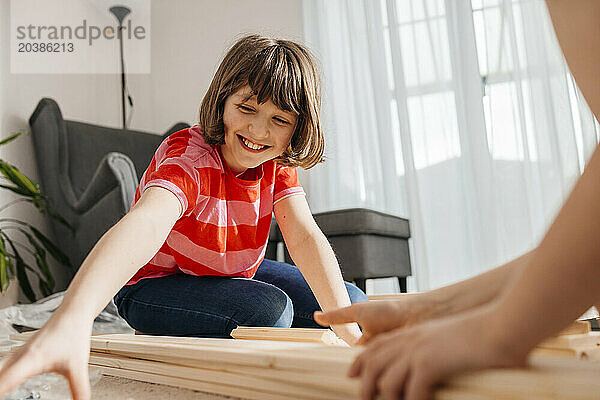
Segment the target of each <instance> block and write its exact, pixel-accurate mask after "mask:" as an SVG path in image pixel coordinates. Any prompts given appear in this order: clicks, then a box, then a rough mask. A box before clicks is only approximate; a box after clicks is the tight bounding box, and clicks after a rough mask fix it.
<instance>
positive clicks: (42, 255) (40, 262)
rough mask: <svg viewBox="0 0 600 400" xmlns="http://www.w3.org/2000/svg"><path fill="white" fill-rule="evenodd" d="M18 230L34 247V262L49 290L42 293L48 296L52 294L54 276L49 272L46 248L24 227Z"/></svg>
mask: <svg viewBox="0 0 600 400" xmlns="http://www.w3.org/2000/svg"><path fill="white" fill-rule="evenodd" d="M19 231H20V232H21V233H23V235H25V236H26V237H27V240H28V241H29V244H31V245H32V246H33V247H34V248H35V252H34V254H33V256H34V258H35V263H36V264H37V266H38V268H39V270H40V271H41V272H42V275H43V276H44V278H46V279H45V285H46V287H47V288H48V289H49V290H50V293H49V294H44V297H45V296H49V295H50V294H52V290H54V284H55V282H54V277H53V276H52V272H50V267H49V266H48V263H47V262H46V250H44V248H43V247H42V246H41V245H40V244H38V242H37V241H36V240H35V239H34V238H33V236H31V235H30V234H29V232H27V231H26V230H24V229H20V228H19ZM42 293H44V292H42Z"/></svg>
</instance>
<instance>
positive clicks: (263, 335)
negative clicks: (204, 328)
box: [231, 326, 348, 346]
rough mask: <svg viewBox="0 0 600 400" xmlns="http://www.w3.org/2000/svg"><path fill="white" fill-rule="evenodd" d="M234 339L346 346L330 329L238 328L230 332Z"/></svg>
mask: <svg viewBox="0 0 600 400" xmlns="http://www.w3.org/2000/svg"><path fill="white" fill-rule="evenodd" d="M231 337H232V338H234V339H245V340H276V341H288V342H315V343H325V344H329V345H337V346H348V345H347V344H346V342H344V341H343V340H341V339H340V338H338V337H337V335H336V334H335V333H333V331H331V330H330V329H317V328H267V327H254V326H238V327H237V328H235V329H234V330H233V331H231Z"/></svg>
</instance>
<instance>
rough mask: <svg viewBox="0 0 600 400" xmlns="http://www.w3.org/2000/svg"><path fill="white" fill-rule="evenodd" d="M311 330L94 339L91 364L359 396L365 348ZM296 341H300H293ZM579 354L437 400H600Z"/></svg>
mask: <svg viewBox="0 0 600 400" xmlns="http://www.w3.org/2000/svg"><path fill="white" fill-rule="evenodd" d="M584 325H585V324H583V325H582V324H575V325H573V326H572V327H571V328H569V329H570V330H568V331H566V332H565V333H572V332H582V331H585V330H586V329H589V327H587V328H586V327H585V326H584ZM311 331H312V330H299V331H296V330H295V329H292V330H278V329H277V328H250V329H247V328H239V330H238V331H237V332H236V333H235V335H237V336H238V337H242V336H243V337H254V338H255V337H260V339H263V340H240V339H203V338H177V337H160V336H144V335H101V336H93V337H92V339H91V353H90V365H93V366H95V367H97V368H100V369H101V370H102V372H103V373H104V374H106V375H112V376H119V377H125V378H130V379H134V380H139V381H144V382H151V383H157V384H164V385H170V386H177V387H182V388H188V389H193V390H199V391H203V392H208V393H217V394H222V395H228V396H233V397H239V398H244V399H267V400H268V399H276V400H279V399H285V400H289V399H334V400H336V399H339V400H351V399H358V398H360V382H359V381H358V380H355V379H350V378H348V377H347V376H346V371H347V369H348V367H349V366H350V364H351V363H352V361H353V360H354V358H355V357H356V355H357V354H359V353H360V352H361V351H362V350H363V349H361V348H350V347H345V346H336V345H331V344H326V342H330V341H331V334H328V333H327V332H329V331H326V330H318V331H317V330H315V332H311ZM293 337H295V339H294V340H297V341H290V338H293ZM583 337H588V338H589V337H593V338H594V340H591V339H589V341H585V340H586V339H583ZM596 338H598V335H596V334H595V333H593V332H592V333H590V332H587V333H574V334H569V335H563V336H560V337H555V338H552V339H549V340H547V341H546V342H544V343H545V344H544V346H547V347H546V348H548V347H550V348H553V349H556V348H560V349H563V348H565V346H571V347H573V348H580V346H581V344H582V343H583V342H585V344H586V346H587V345H588V344H589V343H595V342H596ZM282 339H284V340H282ZM324 342H325V343H324ZM551 346H554V347H551ZM561 346H562V347H561ZM540 349H544V347H540ZM573 355H574V354H571V356H570V357H571V358H570V359H568V358H554V357H547V356H545V355H544V354H534V355H533V356H532V358H531V366H530V368H527V369H495V370H486V371H480V372H474V373H469V374H464V375H460V376H457V377H454V378H452V379H450V380H449V381H447V382H446V383H445V384H444V385H443V386H442V387H440V388H439V389H438V390H437V391H436V394H435V399H442V400H453V399H461V400H489V399H498V398H502V399H506V400H509V399H527V400H529V399H536V400H545V399H568V400H569V399H572V400H575V399H577V400H581V399H599V400H600V379H598V378H599V377H600V363H599V362H594V361H584V360H578V359H576V358H575V357H573ZM575 356H577V355H575Z"/></svg>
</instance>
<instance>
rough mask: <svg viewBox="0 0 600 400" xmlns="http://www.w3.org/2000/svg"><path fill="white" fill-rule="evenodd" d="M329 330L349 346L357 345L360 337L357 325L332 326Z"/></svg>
mask: <svg viewBox="0 0 600 400" xmlns="http://www.w3.org/2000/svg"><path fill="white" fill-rule="evenodd" d="M331 329H332V330H333V331H334V332H335V334H336V335H337V337H339V338H340V339H342V340H343V341H344V342H346V344H348V345H350V346H354V345H356V344H358V343H359V341H360V338H361V337H362V333H361V332H360V328H359V327H358V325H357V324H343V325H333V326H332V327H331Z"/></svg>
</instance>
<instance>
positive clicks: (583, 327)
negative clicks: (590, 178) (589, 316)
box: [558, 321, 592, 336]
mask: <svg viewBox="0 0 600 400" xmlns="http://www.w3.org/2000/svg"><path fill="white" fill-rule="evenodd" d="M591 331H592V324H590V323H589V321H575V322H573V323H572V324H571V325H569V326H568V327H566V328H565V329H563V330H562V331H561V332H560V333H559V334H558V336H563V335H577V334H582V333H590V332H591Z"/></svg>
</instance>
